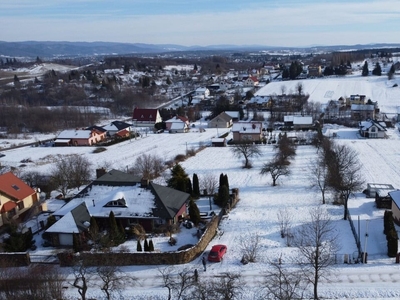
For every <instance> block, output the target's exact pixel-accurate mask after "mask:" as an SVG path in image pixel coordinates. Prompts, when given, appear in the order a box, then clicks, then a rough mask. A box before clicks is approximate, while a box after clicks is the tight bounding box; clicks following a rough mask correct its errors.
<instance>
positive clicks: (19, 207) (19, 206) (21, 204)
mask: <svg viewBox="0 0 400 300" xmlns="http://www.w3.org/2000/svg"><path fill="white" fill-rule="evenodd" d="M24 207H25V206H24V201H21V202H18V209H19V210H21V209H23V208H24Z"/></svg>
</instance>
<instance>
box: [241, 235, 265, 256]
mask: <svg viewBox="0 0 400 300" xmlns="http://www.w3.org/2000/svg"><path fill="white" fill-rule="evenodd" d="M260 242H261V238H260V234H259V233H249V234H248V235H242V236H240V241H239V248H240V251H241V253H242V263H247V262H256V260H257V257H258V255H259V253H260V249H261V244H260Z"/></svg>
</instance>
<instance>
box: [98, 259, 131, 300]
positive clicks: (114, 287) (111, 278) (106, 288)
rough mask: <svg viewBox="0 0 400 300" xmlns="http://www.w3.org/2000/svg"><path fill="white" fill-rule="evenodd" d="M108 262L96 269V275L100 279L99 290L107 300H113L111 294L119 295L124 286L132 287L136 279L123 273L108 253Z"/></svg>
mask: <svg viewBox="0 0 400 300" xmlns="http://www.w3.org/2000/svg"><path fill="white" fill-rule="evenodd" d="M109 257H110V258H109V259H108V262H107V263H106V264H104V265H101V266H98V267H97V268H96V270H97V275H98V276H99V277H100V279H101V283H100V284H99V287H100V289H101V290H102V291H103V292H104V294H105V295H106V298H107V300H110V299H113V297H112V296H113V294H115V293H118V294H121V291H122V290H123V289H124V288H125V286H126V285H129V286H131V285H134V284H135V282H136V281H137V279H136V278H135V277H133V276H129V275H127V274H125V273H123V272H122V271H121V270H120V268H119V267H118V266H117V265H116V264H115V263H114V262H113V261H112V260H113V259H112V254H111V253H110V256H109Z"/></svg>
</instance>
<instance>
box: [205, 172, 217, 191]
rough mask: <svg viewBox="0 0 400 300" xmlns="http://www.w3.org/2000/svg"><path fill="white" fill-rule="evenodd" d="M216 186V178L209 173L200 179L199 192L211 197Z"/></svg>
mask: <svg viewBox="0 0 400 300" xmlns="http://www.w3.org/2000/svg"><path fill="white" fill-rule="evenodd" d="M218 184H219V183H218V178H217V177H216V176H215V175H213V174H211V173H206V174H204V175H203V176H202V177H201V179H200V186H201V190H202V191H205V192H206V193H207V195H213V194H214V193H215V192H216V191H217V188H218Z"/></svg>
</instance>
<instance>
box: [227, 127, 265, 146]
mask: <svg viewBox="0 0 400 300" xmlns="http://www.w3.org/2000/svg"><path fill="white" fill-rule="evenodd" d="M232 133H233V142H236V143H237V142H242V141H253V142H260V141H261V139H262V123H261V122H238V123H234V124H233V127H232Z"/></svg>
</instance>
